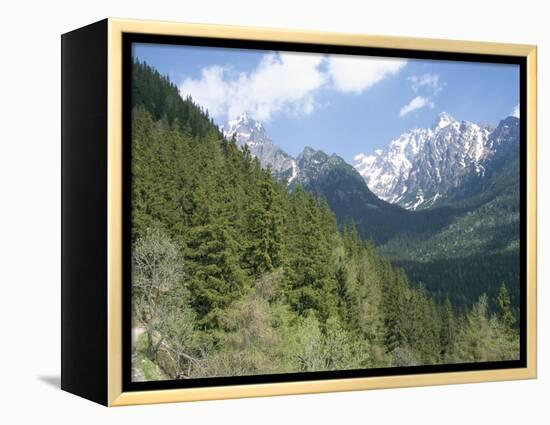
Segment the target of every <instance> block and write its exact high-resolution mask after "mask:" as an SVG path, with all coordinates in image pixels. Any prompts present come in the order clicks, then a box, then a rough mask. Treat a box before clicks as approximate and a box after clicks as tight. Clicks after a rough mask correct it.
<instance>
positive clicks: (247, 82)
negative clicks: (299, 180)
mask: <svg viewBox="0 0 550 425" xmlns="http://www.w3.org/2000/svg"><path fill="white" fill-rule="evenodd" d="M405 64H406V61H405V60H401V59H381V58H366V57H353V56H334V55H329V56H326V55H320V54H307V53H269V54H266V55H264V56H263V57H262V59H261V60H260V62H259V64H258V65H257V66H256V68H255V69H253V70H252V71H250V72H241V73H237V72H234V71H233V70H232V69H231V68H230V67H222V66H212V67H209V68H204V69H203V70H202V71H201V76H200V78H198V79H192V78H186V79H185V80H184V81H183V83H182V84H181V85H180V87H179V89H180V93H181V95H182V96H183V97H186V96H191V97H192V98H193V100H194V101H196V102H197V103H198V104H199V105H201V106H202V107H204V108H206V109H208V111H209V112H210V114H211V115H212V116H214V117H217V118H224V119H225V118H228V119H231V118H234V117H236V116H237V115H239V114H241V113H242V112H249V113H250V114H251V115H252V116H254V117H255V118H256V119H258V120H260V121H269V119H270V118H271V116H272V115H273V114H274V113H277V112H287V113H290V114H293V115H298V116H299V115H308V114H311V113H312V112H314V111H315V110H316V109H317V108H318V107H319V104H318V103H317V100H316V94H317V93H318V91H319V89H321V88H329V89H334V90H336V91H339V92H343V93H354V94H359V93H361V92H363V91H364V90H366V89H368V88H369V87H372V86H373V85H375V84H376V83H378V82H380V81H382V80H383V79H385V78H387V77H389V76H391V75H395V74H397V73H398V72H399V71H400V70H401V69H402V68H403V67H404V66H405Z"/></svg>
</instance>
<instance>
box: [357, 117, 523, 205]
mask: <svg viewBox="0 0 550 425" xmlns="http://www.w3.org/2000/svg"><path fill="white" fill-rule="evenodd" d="M518 128H519V119H518V118H517V117H508V118H506V119H505V120H503V121H502V122H501V123H500V124H499V126H498V127H497V128H496V129H494V128H492V127H491V126H489V125H483V124H476V123H472V122H469V121H457V120H455V119H454V118H453V117H452V116H450V115H449V114H447V113H441V114H440V115H439V116H438V118H437V120H436V122H435V123H434V125H433V126H432V127H431V128H420V129H414V130H411V131H408V132H406V133H403V134H402V135H401V136H399V137H398V138H397V139H395V140H393V141H392V142H391V143H390V144H389V146H388V148H387V149H386V150H376V151H375V152H374V153H373V154H371V155H365V154H359V155H357V156H356V157H355V163H354V166H355V168H356V169H357V170H358V171H359V173H360V174H361V175H362V176H363V178H364V179H365V182H366V183H367V185H368V187H369V188H370V189H371V190H372V191H373V192H374V193H375V194H376V195H377V196H379V197H380V198H381V199H384V200H386V201H388V202H391V203H394V204H398V205H400V206H402V207H404V208H407V209H410V210H417V209H422V208H428V207H433V206H436V205H438V204H441V203H445V202H446V201H449V200H453V199H455V198H456V197H457V196H460V194H461V192H463V191H464V188H463V185H464V183H465V182H466V181H471V180H472V178H474V177H483V176H484V175H485V174H486V172H487V168H488V167H490V164H491V161H492V158H493V157H495V155H496V156H498V155H499V151H500V150H501V149H504V150H509V143H507V142H508V141H509V140H510V139H512V142H511V143H512V144H513V143H514V141H517V140H519V136H518ZM513 148H515V149H518V145H517V143H516V144H515V145H514V146H513Z"/></svg>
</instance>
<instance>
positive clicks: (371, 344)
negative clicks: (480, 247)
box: [132, 63, 519, 380]
mask: <svg viewBox="0 0 550 425" xmlns="http://www.w3.org/2000/svg"><path fill="white" fill-rule="evenodd" d="M132 102H133V111H132V303H133V308H132V310H133V311H132V316H133V317H132V320H133V326H134V327H135V328H136V329H139V330H140V331H141V333H137V334H139V335H140V336H139V338H138V340H137V343H136V344H135V346H134V364H133V367H134V369H135V374H134V376H136V379H138V380H143V379H145V380H155V379H184V378H199V377H209V376H236V375H251V374H269V373H288V372H298V371H319V370H338V369H353V368H375V367H388V366H410V365H422V364H440V363H456V362H480V361H498V360H509V359H517V358H519V336H518V330H517V324H516V323H515V316H514V314H513V312H512V310H511V307H510V298H509V296H508V292H507V290H506V288H505V287H502V288H501V289H500V291H499V294H498V298H497V299H496V300H495V302H496V303H497V305H498V309H497V312H496V313H495V314H492V313H490V312H489V309H488V303H489V300H488V298H487V296H485V295H482V296H481V297H480V298H479V299H478V300H477V302H476V303H475V304H474V305H473V306H472V307H471V308H470V309H468V310H467V311H461V312H458V311H457V309H455V308H454V307H453V305H451V303H450V302H449V301H448V300H446V301H444V302H441V303H440V302H436V301H434V299H433V298H431V297H430V296H428V295H427V292H426V290H425V289H424V288H423V287H422V286H420V287H412V286H411V285H410V284H409V280H408V278H407V276H406V274H405V272H404V271H403V270H402V269H396V268H394V267H392V266H391V265H390V263H389V261H387V260H384V259H382V258H381V257H380V256H379V255H378V253H377V249H376V248H375V246H374V245H373V244H372V243H371V242H368V241H364V240H362V239H361V238H360V237H359V235H358V232H357V231H356V230H355V227H354V225H353V224H350V225H348V226H344V227H343V228H342V229H340V230H339V228H338V226H337V223H336V218H335V216H334V213H333V212H332V211H331V210H330V208H329V206H328V204H327V202H326V201H325V200H324V198H321V197H317V196H316V195H314V194H311V193H309V192H306V191H305V190H303V189H302V188H301V187H299V186H298V187H296V188H294V189H293V190H292V191H288V190H287V187H286V185H285V184H282V183H278V182H276V181H275V180H274V179H273V177H272V176H271V173H270V171H269V170H264V169H262V168H261V167H260V164H259V162H258V161H257V160H256V159H254V158H253V157H252V155H251V154H250V152H249V151H248V150H247V148H246V147H244V148H243V149H239V148H238V147H237V145H236V143H235V141H234V140H226V139H224V138H223V136H222V135H221V134H220V132H219V130H218V129H217V127H216V126H215V125H214V124H213V123H212V121H211V120H210V118H209V117H208V114H207V112H206V111H203V110H202V109H201V108H200V107H199V106H197V105H195V104H194V103H193V101H192V100H191V99H186V100H183V99H181V97H180V96H179V93H178V90H177V87H176V86H175V85H173V84H171V83H170V81H169V80H168V79H167V78H165V77H162V76H161V75H160V74H159V73H158V72H156V71H155V70H154V69H152V68H150V67H148V66H147V65H146V64H144V63H135V64H134V67H133V90H132Z"/></svg>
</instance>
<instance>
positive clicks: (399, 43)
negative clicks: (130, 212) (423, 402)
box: [107, 18, 537, 406]
mask: <svg viewBox="0 0 550 425" xmlns="http://www.w3.org/2000/svg"><path fill="white" fill-rule="evenodd" d="M123 33H142V34H160V35H176V36H196V37H213V38H233V39H235V38H236V39H243V40H263V41H279V42H301V43H314V44H327V45H346V46H369V47H380V48H390V49H392V48H393V49H414V50H425V51H438V52H456V53H479V54H493V55H507V56H519V57H525V58H527V247H526V249H527V291H526V294H527V333H526V336H527V367H525V368H514V369H499V370H481V371H467V372H437V373H427V374H414V375H397V376H382V377H366V378H346V379H330V380H318V381H299V382H298V381H296V382H285V383H266V384H247V385H231V386H218V387H201V388H182V389H170V390H152V391H131V392H123V391H122V34H123ZM536 132H537V50H536V46H532V45H520V44H501V43H487V42H472V41H458V40H437V39H426V38H408V37H390V36H371V35H357V34H338V33H324V32H313V31H297V30H279V29H268V28H251V27H235V26H222V25H205V24H183V23H175V22H155V21H138V20H123V19H113V18H109V23H108V135H107V139H108V141H107V143H108V146H107V155H108V159H107V173H108V176H107V233H108V234H107V243H108V248H107V251H108V257H107V275H108V282H107V288H108V296H107V303H108V305H107V312H108V320H107V337H108V358H107V363H108V404H109V406H123V405H132V404H147V403H169V402H181V401H197V400H214V399H230V398H241V397H263V396H274V395H290V394H305V393H321V392H336V391H353V390H367V389H382V388H397V387H412V386H426V385H443V384H462V383H473V382H487V381H505V380H517V379H534V378H536V376H537V345H536V338H537V326H536V319H537V306H536V298H537V293H536V281H537V233H536V226H537V148H536V138H537V133H536Z"/></svg>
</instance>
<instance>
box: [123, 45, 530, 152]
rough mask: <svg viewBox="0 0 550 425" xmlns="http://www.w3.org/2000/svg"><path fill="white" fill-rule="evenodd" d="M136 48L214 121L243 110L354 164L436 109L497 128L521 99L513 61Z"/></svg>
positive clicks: (277, 132)
mask: <svg viewBox="0 0 550 425" xmlns="http://www.w3.org/2000/svg"><path fill="white" fill-rule="evenodd" d="M133 54H134V56H135V57H137V58H139V59H140V60H142V61H143V60H144V61H146V62H147V63H148V64H149V65H151V66H153V67H155V68H156V69H157V70H159V72H161V73H162V74H165V75H168V76H169V78H170V79H171V80H172V81H173V82H174V83H175V84H177V85H178V87H180V92H181V94H182V95H184V96H185V95H186V94H191V95H192V97H193V98H194V99H195V100H196V101H197V103H199V104H201V105H202V106H203V107H206V108H208V110H209V111H210V113H211V115H212V116H213V117H214V120H215V121H216V122H217V123H218V124H223V123H224V122H226V121H227V120H228V119H231V118H234V116H235V115H237V114H239V113H241V112H245V111H246V112H249V113H250V114H251V115H252V116H255V117H256V118H257V119H259V120H261V121H262V122H263V123H264V125H265V126H266V128H267V131H268V134H269V135H270V137H271V138H272V140H273V142H274V143H276V144H277V145H278V146H280V147H281V148H282V149H284V150H285V151H287V152H288V153H290V154H291V155H294V156H295V155H297V154H298V153H299V152H300V151H301V150H302V149H303V148H304V147H305V146H311V147H313V148H315V149H322V150H324V151H325V152H327V153H328V154H331V153H337V154H338V155H340V156H342V157H343V158H344V159H345V160H347V161H348V162H350V163H352V162H353V157H354V156H355V155H357V154H359V153H365V154H370V153H372V152H373V151H374V150H375V149H379V148H381V149H384V148H386V147H387V146H388V144H389V143H390V141H391V140H393V139H395V138H396V137H398V136H399V135H400V134H401V133H403V132H405V131H407V130H409V129H411V128H416V127H429V126H431V125H432V124H433V122H434V121H435V119H436V117H437V115H438V114H439V113H440V112H447V113H449V114H451V115H452V116H454V117H455V118H456V119H459V120H462V119H464V120H469V121H474V122H479V123H488V124H492V125H497V124H498V122H499V121H500V120H501V119H503V118H505V117H506V116H508V115H509V114H510V113H511V111H512V110H513V109H514V107H515V106H516V105H517V104H518V103H519V67H518V66H517V65H501V64H483V63H466V62H449V61H431V60H410V59H388V58H364V57H359V58H358V57H349V56H340V55H330V56H327V55H317V54H315V55H313V54H296V53H289V52H271V51H259V50H241V49H224V48H212V47H190V46H170V45H158V44H157V45H155V44H135V45H134V46H133Z"/></svg>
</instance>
